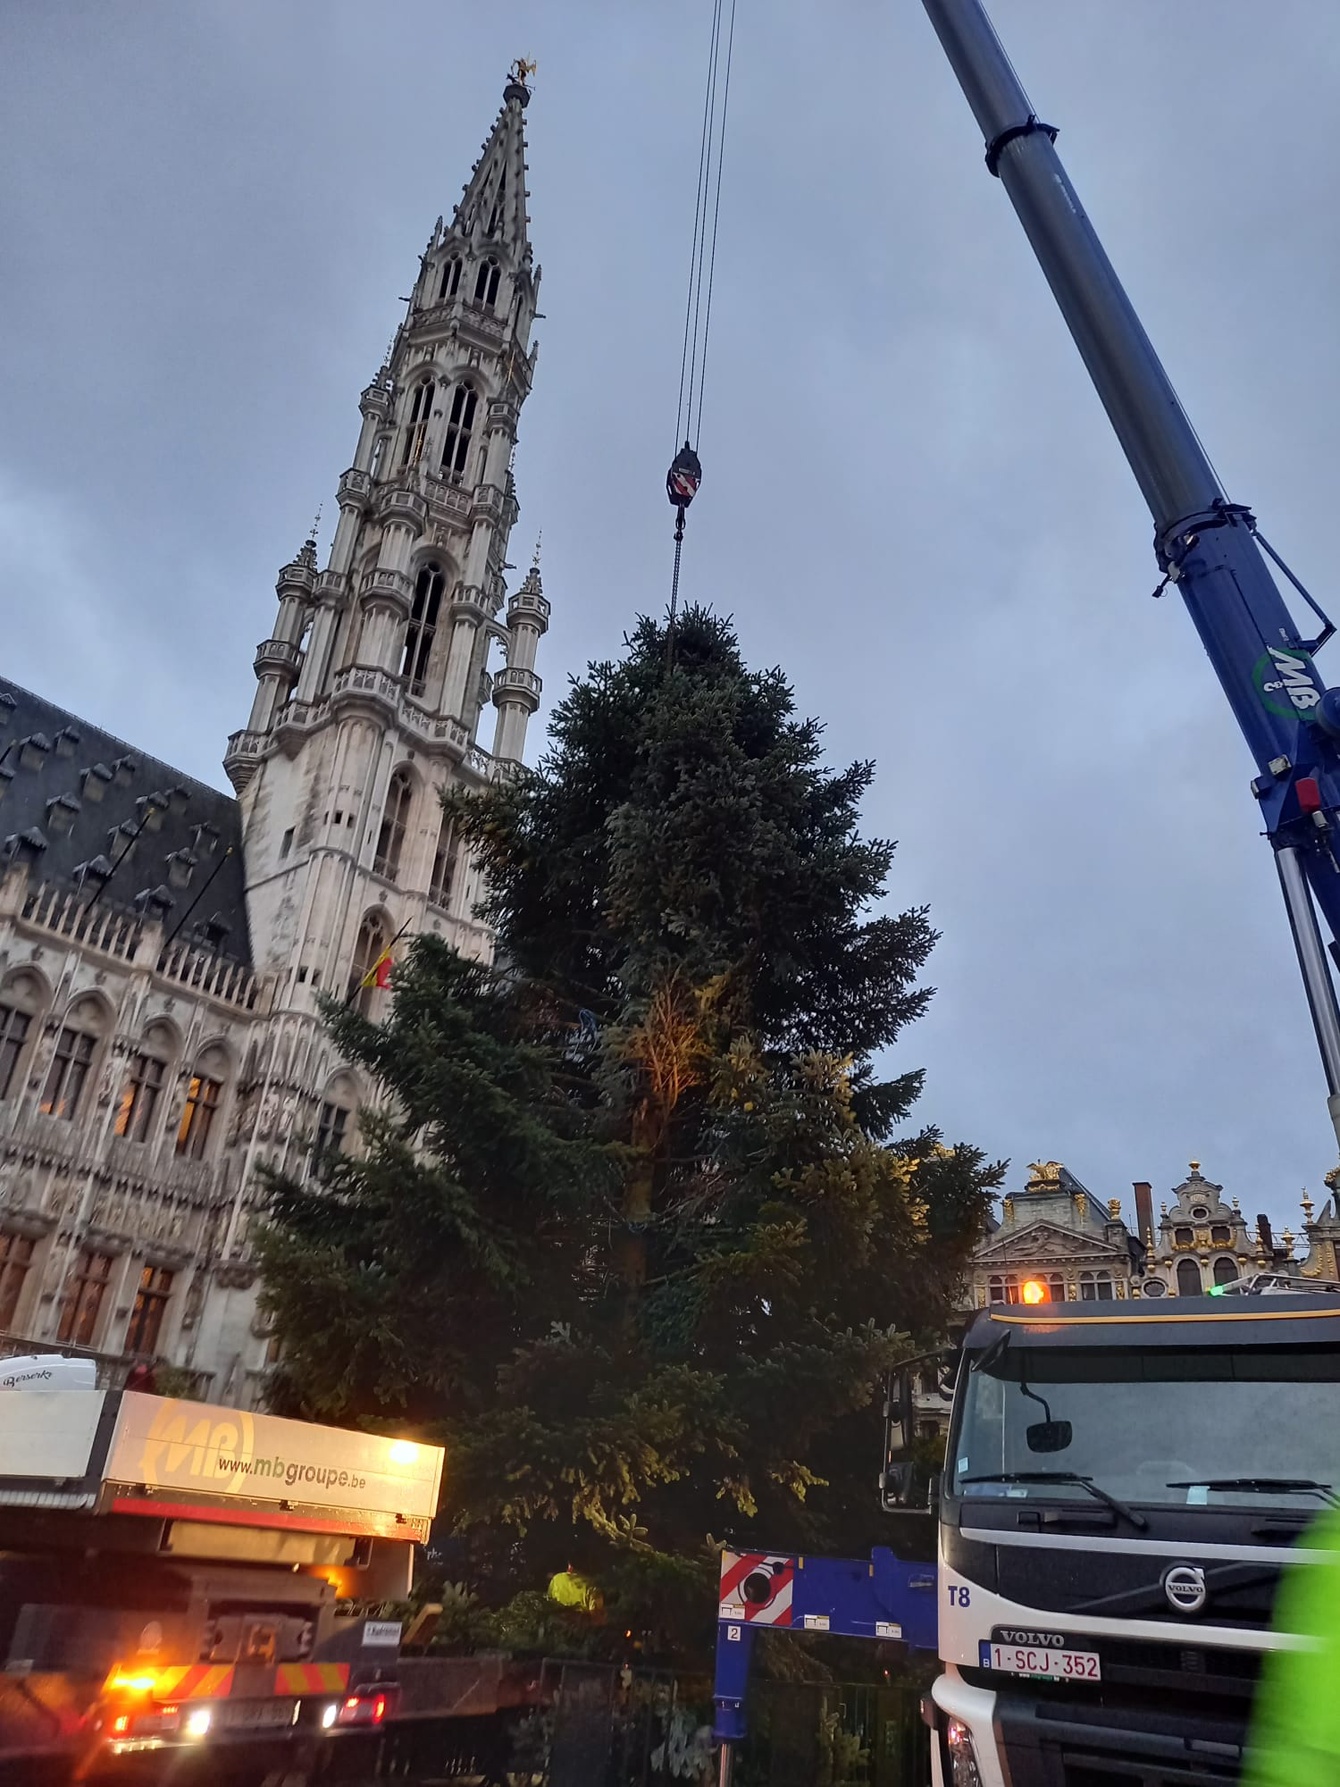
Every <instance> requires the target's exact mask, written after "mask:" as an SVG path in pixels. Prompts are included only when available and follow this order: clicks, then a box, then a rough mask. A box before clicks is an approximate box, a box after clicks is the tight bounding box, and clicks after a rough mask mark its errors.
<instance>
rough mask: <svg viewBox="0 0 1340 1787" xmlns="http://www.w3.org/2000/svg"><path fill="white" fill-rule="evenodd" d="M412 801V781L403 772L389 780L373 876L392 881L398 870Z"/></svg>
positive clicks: (399, 771) (400, 771) (406, 773)
mask: <svg viewBox="0 0 1340 1787" xmlns="http://www.w3.org/2000/svg"><path fill="white" fill-rule="evenodd" d="M413 798H414V779H413V777H412V776H411V775H410V773H409V771H408V770H407V769H405V768H403V767H402V768H400V769H398V770H397V771H396V772H395V774H394V775H393V776H392V777H391V785H390V787H389V788H388V789H387V790H386V805H385V806H384V807H383V808H382V824H381V830H380V831H379V832H378V834H377V851H376V855H375V856H374V857H373V859H372V868H373V873H374V874H377V875H385V877H386V879H387V880H388V881H394V880H395V878H396V872H397V870H398V869H399V867H400V852H401V851H402V850H403V849H404V846H405V827H406V825H407V824H408V823H409V808H410V802H411V800H412V799H413Z"/></svg>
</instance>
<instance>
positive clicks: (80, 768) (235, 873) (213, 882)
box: [0, 677, 251, 966]
mask: <svg viewBox="0 0 1340 1787" xmlns="http://www.w3.org/2000/svg"><path fill="white" fill-rule="evenodd" d="M230 845H231V847H232V854H231V855H229V854H228V850H229V846H230ZM22 853H27V854H28V855H29V857H30V859H31V861H32V865H33V868H32V873H33V876H34V879H35V880H39V881H42V882H44V883H47V884H51V883H55V884H56V885H58V886H63V887H71V888H74V887H82V888H84V889H86V890H87V891H88V892H89V893H90V894H91V893H92V891H93V889H94V888H95V887H98V886H101V888H102V892H101V893H100V895H99V904H100V905H101V904H104V903H105V904H106V905H108V906H119V907H123V908H130V909H132V910H139V911H141V912H147V913H148V914H149V915H151V916H161V917H162V919H163V921H164V924H165V926H166V929H167V931H168V933H169V934H170V933H171V932H172V931H173V930H174V928H175V927H176V926H177V925H182V929H181V931H180V932H179V933H178V934H179V936H180V937H181V938H182V939H183V940H187V939H189V940H190V941H192V942H195V943H200V944H204V945H206V946H208V947H210V948H213V949H215V950H216V951H217V952H218V953H219V954H221V955H225V956H228V957H229V958H230V959H231V960H233V961H238V962H243V963H245V964H246V965H247V966H250V964H251V938H250V935H249V933H248V930H247V912H246V901H245V898H244V889H245V870H244V867H243V861H242V818H241V813H240V811H239V809H238V805H237V802H236V801H235V800H234V799H233V797H232V796H231V795H228V794H221V793H220V792H219V791H218V789H216V788H208V787H206V786H205V784H204V783H203V782H197V781H195V780H194V779H193V778H192V777H191V776H186V775H183V774H182V773H181V771H180V770H176V769H172V768H171V767H170V766H169V765H168V764H166V763H161V762H160V761H159V760H158V759H157V758H156V757H151V756H149V754H148V753H147V752H145V751H139V750H136V749H135V748H134V746H132V745H128V744H126V743H124V742H123V740H121V739H119V738H113V737H112V735H111V733H110V732H103V731H101V730H100V729H99V728H98V727H96V726H90V725H89V724H88V722H87V721H86V720H81V719H79V718H78V717H77V716H76V715H75V714H71V713H67V712H66V711H65V709H64V708H61V707H56V706H55V705H54V704H53V703H52V702H50V701H44V700H43V699H42V697H41V696H40V695H33V694H30V693H29V691H28V690H27V689H21V688H20V687H19V686H18V684H17V683H12V682H10V681H9V680H8V679H7V678H5V677H0V862H3V861H8V860H9V859H10V858H11V857H13V856H15V855H16V854H22ZM183 919H184V920H185V923H184V925H183V924H182V921H183Z"/></svg>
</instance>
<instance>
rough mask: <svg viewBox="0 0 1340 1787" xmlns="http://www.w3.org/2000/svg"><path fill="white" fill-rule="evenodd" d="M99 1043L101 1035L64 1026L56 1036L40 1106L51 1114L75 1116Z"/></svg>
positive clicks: (67, 1118)
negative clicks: (54, 1048) (53, 1052)
mask: <svg viewBox="0 0 1340 1787" xmlns="http://www.w3.org/2000/svg"><path fill="white" fill-rule="evenodd" d="M97 1046H98V1039H97V1037H96V1036H90V1035H89V1034H88V1033H87V1031H84V1030H75V1029H72V1028H71V1027H70V1026H69V1025H68V1024H67V1025H66V1026H65V1027H64V1028H63V1029H62V1031H61V1033H60V1035H59V1036H58V1037H57V1039H56V1052H55V1054H54V1055H53V1056H52V1058H51V1066H50V1067H49V1068H48V1069H47V1083H46V1085H45V1086H44V1087H43V1088H42V1103H41V1107H40V1108H41V1109H42V1110H43V1111H44V1112H45V1113H46V1115H47V1116H48V1117H64V1118H65V1119H66V1121H67V1122H69V1121H70V1120H71V1119H73V1117H74V1115H75V1113H76V1112H77V1111H78V1109H79V1100H80V1099H81V1098H82V1097H83V1093H84V1087H85V1085H86V1083H87V1081H88V1070H89V1068H90V1067H91V1066H92V1065H93V1051H94V1050H95V1049H96V1048H97Z"/></svg>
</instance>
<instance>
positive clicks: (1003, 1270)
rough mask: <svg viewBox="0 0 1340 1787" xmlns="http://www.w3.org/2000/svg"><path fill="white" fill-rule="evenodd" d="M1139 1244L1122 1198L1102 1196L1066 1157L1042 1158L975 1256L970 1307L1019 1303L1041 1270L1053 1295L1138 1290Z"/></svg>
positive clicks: (1066, 1297) (1117, 1294) (1069, 1297)
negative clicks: (1124, 1214)
mask: <svg viewBox="0 0 1340 1787" xmlns="http://www.w3.org/2000/svg"><path fill="white" fill-rule="evenodd" d="M1139 1259H1140V1255H1139V1249H1138V1248H1137V1247H1136V1245H1135V1244H1134V1241H1133V1238H1132V1236H1131V1233H1130V1231H1129V1229H1128V1228H1127V1227H1126V1224H1125V1222H1124V1221H1123V1220H1122V1215H1121V1205H1120V1203H1119V1202H1117V1201H1115V1200H1114V1201H1113V1202H1111V1203H1106V1204H1104V1203H1101V1202H1100V1201H1099V1200H1098V1199H1097V1198H1096V1197H1094V1195H1093V1193H1092V1192H1090V1191H1089V1190H1087V1189H1086V1187H1085V1186H1083V1185H1081V1184H1080V1182H1079V1180H1078V1179H1077V1178H1076V1177H1075V1175H1074V1174H1073V1173H1072V1172H1070V1171H1069V1170H1068V1169H1067V1168H1066V1167H1064V1166H1062V1165H1061V1164H1060V1162H1059V1161H1054V1160H1049V1161H1040V1162H1038V1163H1036V1164H1035V1165H1034V1166H1033V1167H1032V1168H1031V1169H1030V1174H1029V1178H1028V1181H1027V1183H1026V1184H1025V1185H1024V1188H1023V1190H1022V1191H1016V1192H1011V1193H1008V1194H1007V1195H1006V1196H1005V1197H1004V1198H1003V1199H1002V1201H1001V1214H1000V1219H999V1221H997V1222H993V1224H992V1226H991V1228H990V1230H989V1232H988V1233H987V1234H986V1236H985V1237H984V1238H983V1239H982V1241H981V1242H980V1244H979V1245H978V1247H977V1248H976V1250H975V1252H974V1253H973V1257H972V1267H971V1272H970V1277H969V1282H968V1286H967V1296H968V1302H969V1307H970V1308H973V1309H984V1308H985V1307H986V1306H987V1304H988V1303H1017V1302H1018V1301H1019V1298H1020V1291H1021V1288H1022V1286H1023V1284H1024V1282H1025V1280H1027V1279H1030V1278H1040V1279H1042V1280H1043V1281H1044V1282H1045V1283H1046V1284H1047V1286H1048V1289H1049V1291H1050V1294H1051V1298H1052V1300H1053V1301H1054V1302H1063V1301H1064V1302H1077V1301H1080V1300H1085V1301H1087V1300H1089V1299H1091V1298H1096V1299H1106V1298H1112V1299H1114V1300H1116V1299H1125V1298H1128V1297H1130V1296H1132V1295H1133V1294H1134V1289H1133V1286H1134V1283H1135V1280H1136V1278H1137V1276H1138V1272H1139Z"/></svg>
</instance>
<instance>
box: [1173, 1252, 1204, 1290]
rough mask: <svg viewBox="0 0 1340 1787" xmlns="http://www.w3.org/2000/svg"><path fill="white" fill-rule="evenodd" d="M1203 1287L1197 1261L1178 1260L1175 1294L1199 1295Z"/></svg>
mask: <svg viewBox="0 0 1340 1787" xmlns="http://www.w3.org/2000/svg"><path fill="white" fill-rule="evenodd" d="M1204 1289H1205V1286H1204V1285H1203V1284H1202V1283H1201V1277H1200V1266H1199V1265H1198V1263H1197V1262H1196V1261H1195V1260H1186V1259H1184V1260H1178V1262H1177V1295H1178V1296H1179V1297H1199V1296H1200V1295H1201V1293H1202V1291H1203V1290H1204Z"/></svg>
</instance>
